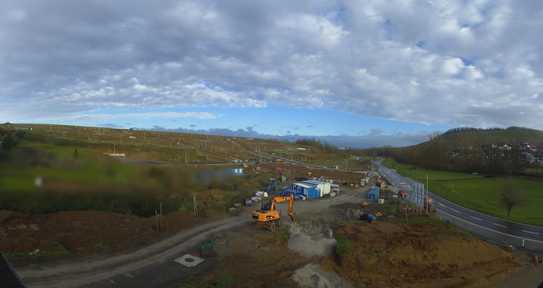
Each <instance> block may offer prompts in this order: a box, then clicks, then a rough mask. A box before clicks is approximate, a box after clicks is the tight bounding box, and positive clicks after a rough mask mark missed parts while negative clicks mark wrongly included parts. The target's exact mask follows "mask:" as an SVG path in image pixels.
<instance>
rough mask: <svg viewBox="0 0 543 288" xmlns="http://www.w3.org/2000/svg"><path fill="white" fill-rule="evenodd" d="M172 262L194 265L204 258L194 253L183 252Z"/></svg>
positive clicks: (186, 265) (188, 265)
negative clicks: (183, 253)
mask: <svg viewBox="0 0 543 288" xmlns="http://www.w3.org/2000/svg"><path fill="white" fill-rule="evenodd" d="M174 262H176V263H179V264H181V265H183V266H185V267H195V266H197V265H199V264H200V263H202V262H204V259H203V258H200V257H197V256H194V255H190V254H185V255H183V256H181V257H179V258H177V259H175V260H174Z"/></svg>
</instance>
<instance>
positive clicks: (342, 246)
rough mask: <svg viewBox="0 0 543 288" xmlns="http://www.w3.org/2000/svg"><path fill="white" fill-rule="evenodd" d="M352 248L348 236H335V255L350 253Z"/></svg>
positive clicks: (340, 255)
mask: <svg viewBox="0 0 543 288" xmlns="http://www.w3.org/2000/svg"><path fill="white" fill-rule="evenodd" d="M352 249H353V243H352V241H351V240H350V239H349V238H347V237H345V236H344V235H337V236H336V255H337V256H339V257H343V256H345V255H347V254H349V253H351V251H352Z"/></svg>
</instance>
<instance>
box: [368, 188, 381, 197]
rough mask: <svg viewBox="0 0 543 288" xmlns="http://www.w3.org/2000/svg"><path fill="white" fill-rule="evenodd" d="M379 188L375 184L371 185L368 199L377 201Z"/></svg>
mask: <svg viewBox="0 0 543 288" xmlns="http://www.w3.org/2000/svg"><path fill="white" fill-rule="evenodd" d="M380 190H381V189H380V188H379V187H377V186H373V187H371V189H370V191H369V192H368V199H369V200H374V201H377V200H378V199H379V194H380V193H379V192H380Z"/></svg>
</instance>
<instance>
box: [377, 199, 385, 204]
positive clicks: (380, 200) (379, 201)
mask: <svg viewBox="0 0 543 288" xmlns="http://www.w3.org/2000/svg"><path fill="white" fill-rule="evenodd" d="M377 203H379V204H385V199H383V198H379V200H377Z"/></svg>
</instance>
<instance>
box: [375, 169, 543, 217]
mask: <svg viewBox="0 0 543 288" xmlns="http://www.w3.org/2000/svg"><path fill="white" fill-rule="evenodd" d="M383 164H384V165H385V166H387V167H389V168H392V169H395V170H396V171H397V172H398V173H400V174H401V175H403V176H407V177H410V178H412V179H415V180H417V181H420V182H422V183H426V176H428V178H429V188H430V191H432V192H434V193H436V194H438V195H440V196H442V197H444V198H446V199H448V200H450V201H453V202H455V203H458V204H460V205H462V206H464V207H467V208H471V209H474V210H477V211H480V212H483V213H487V214H490V215H494V216H497V217H500V218H504V219H508V220H511V221H515V222H521V223H527V224H533V225H543V212H542V211H543V210H542V208H541V207H543V180H540V179H535V178H530V177H521V176H515V177H512V185H513V187H514V189H517V190H518V191H520V192H521V193H522V195H523V199H524V201H523V203H522V204H520V205H519V206H515V207H514V208H513V210H512V213H511V216H510V217H507V212H506V209H505V208H503V207H502V205H500V198H501V193H502V191H503V189H504V186H505V184H506V182H507V181H508V179H507V178H506V177H484V176H481V175H472V174H467V173H458V172H448V171H438V170H428V169H423V168H419V167H415V166H412V165H405V164H400V163H397V162H395V161H394V160H392V159H385V161H384V162H383Z"/></svg>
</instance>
